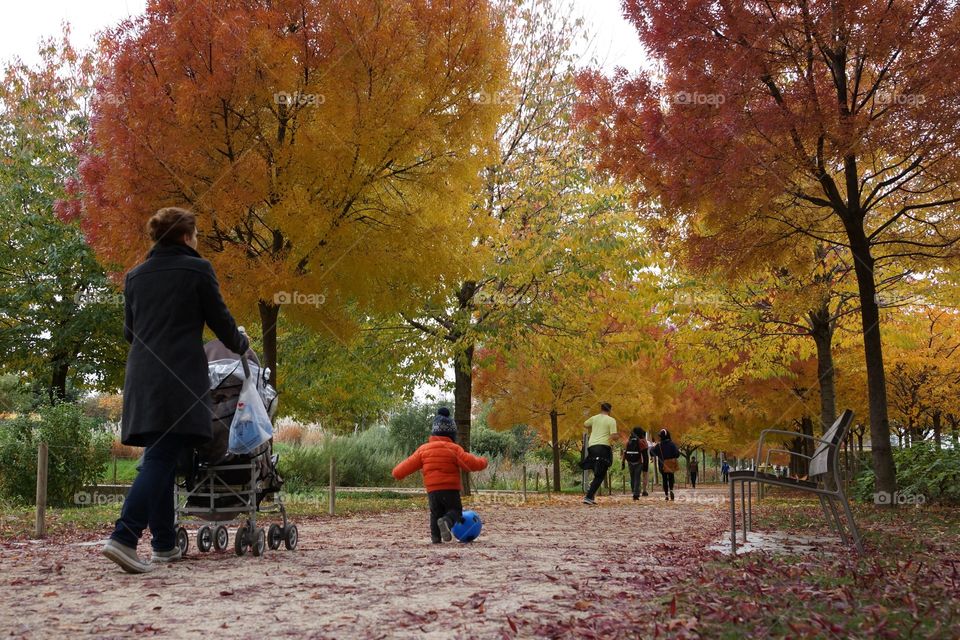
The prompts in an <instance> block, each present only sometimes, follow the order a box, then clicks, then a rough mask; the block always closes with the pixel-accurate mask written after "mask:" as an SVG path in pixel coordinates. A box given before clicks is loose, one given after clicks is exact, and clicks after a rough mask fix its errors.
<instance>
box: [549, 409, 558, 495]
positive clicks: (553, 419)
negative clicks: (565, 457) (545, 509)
mask: <svg viewBox="0 0 960 640" xmlns="http://www.w3.org/2000/svg"><path fill="white" fill-rule="evenodd" d="M550 441H551V443H552V444H553V486H555V487H557V491H559V490H560V422H559V420H558V419H557V410H556V409H552V410H551V411H550Z"/></svg>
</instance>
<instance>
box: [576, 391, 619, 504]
mask: <svg viewBox="0 0 960 640" xmlns="http://www.w3.org/2000/svg"><path fill="white" fill-rule="evenodd" d="M611 408H612V407H611V406H610V403H609V402H604V403H603V404H601V405H600V413H598V414H597V415H595V416H591V417H590V418H589V419H588V420H587V421H586V422H584V423H583V428H584V429H589V430H590V440H589V441H588V442H587V459H588V460H589V461H590V462H591V463H592V464H593V482H591V483H590V488H589V489H587V495H586V496H584V498H583V503H584V504H597V502H596V500H594V496H596V495H597V490H598V489H600V485H601V484H603V479H604V478H606V477H607V470H609V469H610V465H612V464H613V448H612V447H611V446H610V441H611V440H618V439H619V436H618V435H617V421H616V420H615V419H614V418H613V416H611V415H610V410H611Z"/></svg>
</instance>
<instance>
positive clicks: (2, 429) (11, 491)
mask: <svg viewBox="0 0 960 640" xmlns="http://www.w3.org/2000/svg"><path fill="white" fill-rule="evenodd" d="M111 440H112V438H111V436H110V434H109V433H108V432H107V430H106V429H105V428H104V426H103V423H102V422H100V421H99V420H96V419H93V418H88V417H86V416H85V415H83V410H82V408H81V407H79V406H78V405H75V404H70V403H60V404H57V405H55V406H47V407H43V408H41V409H39V410H38V412H37V413H36V414H21V415H19V416H17V417H16V418H14V419H12V420H6V421H4V422H2V423H0V493H2V494H3V495H5V496H7V497H9V498H12V499H15V500H19V501H21V502H24V503H27V504H32V503H33V502H34V501H35V498H36V491H37V490H36V486H37V485H36V483H37V448H38V446H39V443H40V442H46V443H47V446H48V447H49V453H48V457H47V473H48V480H47V502H48V503H49V504H51V505H71V504H73V503H74V494H75V493H76V492H78V491H79V490H80V489H81V488H82V487H83V486H84V485H87V484H93V483H95V482H97V480H98V479H99V478H100V477H101V475H102V474H103V472H104V469H105V468H106V466H107V461H108V460H109V459H110V442H111Z"/></svg>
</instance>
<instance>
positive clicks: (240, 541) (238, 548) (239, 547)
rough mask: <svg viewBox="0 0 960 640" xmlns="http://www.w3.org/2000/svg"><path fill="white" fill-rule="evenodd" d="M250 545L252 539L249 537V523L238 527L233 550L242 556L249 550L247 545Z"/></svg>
mask: <svg viewBox="0 0 960 640" xmlns="http://www.w3.org/2000/svg"><path fill="white" fill-rule="evenodd" d="M249 546H250V541H249V540H248V539H247V525H243V526H242V527H240V528H239V529H237V535H236V536H235V537H234V538H233V550H234V552H235V553H236V554H237V555H238V556H242V555H244V554H245V553H246V552H247V547H249Z"/></svg>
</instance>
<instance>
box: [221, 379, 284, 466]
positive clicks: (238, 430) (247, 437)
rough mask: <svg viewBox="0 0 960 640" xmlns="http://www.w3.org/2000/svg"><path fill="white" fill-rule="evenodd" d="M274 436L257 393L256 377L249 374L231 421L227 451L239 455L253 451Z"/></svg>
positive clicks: (265, 410)
mask: <svg viewBox="0 0 960 640" xmlns="http://www.w3.org/2000/svg"><path fill="white" fill-rule="evenodd" d="M272 437H273V425H271V424H270V416H268V415H267V409H266V407H264V406H263V400H262V399H261V398H260V394H258V393H257V386H256V378H255V377H253V376H248V377H247V378H246V379H244V381H243V387H242V388H241V389H240V397H239V398H238V400H237V412H236V413H235V414H233V422H231V423H230V442H229V447H228V449H227V451H228V452H229V453H235V454H239V455H245V454H248V453H252V452H253V451H254V450H256V448H257V447H259V446H260V445H262V444H263V443H264V442H266V441H267V440H269V439H270V438H272Z"/></svg>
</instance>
